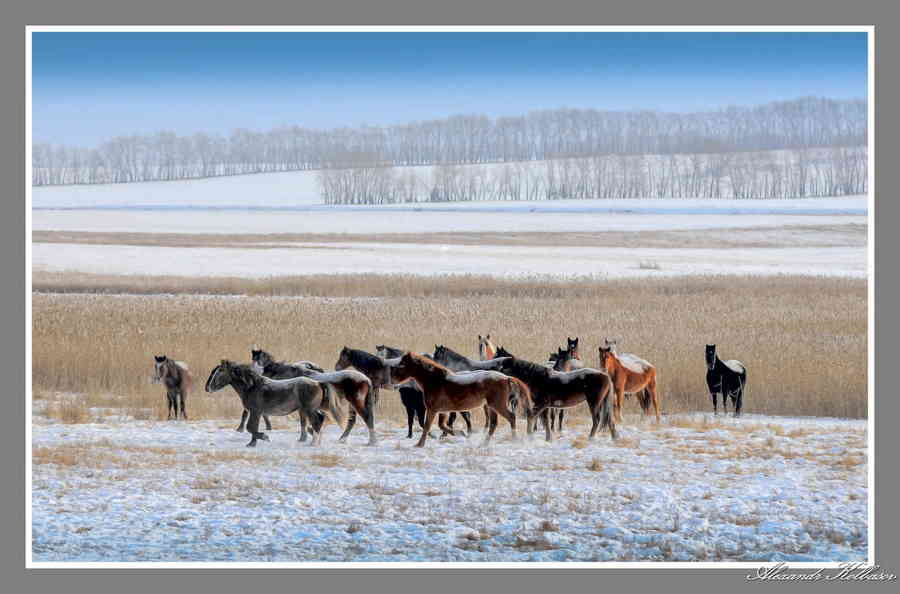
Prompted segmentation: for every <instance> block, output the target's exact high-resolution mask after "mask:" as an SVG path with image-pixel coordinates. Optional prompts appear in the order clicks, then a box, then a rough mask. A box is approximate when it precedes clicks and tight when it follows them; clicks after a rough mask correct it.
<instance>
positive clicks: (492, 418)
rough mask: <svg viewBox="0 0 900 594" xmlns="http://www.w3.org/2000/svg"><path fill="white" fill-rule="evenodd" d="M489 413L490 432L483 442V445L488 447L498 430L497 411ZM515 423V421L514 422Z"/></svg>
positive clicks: (491, 410)
mask: <svg viewBox="0 0 900 594" xmlns="http://www.w3.org/2000/svg"><path fill="white" fill-rule="evenodd" d="M489 411H490V412H489V413H488V423H489V427H488V432H487V435H485V436H484V441H483V442H481V445H483V446H486V445H487V444H488V442H490V441H491V438H492V437H493V436H494V431H496V430H497V411H495V410H493V409H489ZM513 422H514V423H515V421H513Z"/></svg>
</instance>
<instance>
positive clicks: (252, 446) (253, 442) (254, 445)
mask: <svg viewBox="0 0 900 594" xmlns="http://www.w3.org/2000/svg"><path fill="white" fill-rule="evenodd" d="M247 447H248V448H255V447H256V442H255V441H251V442H250V443H248V444H247Z"/></svg>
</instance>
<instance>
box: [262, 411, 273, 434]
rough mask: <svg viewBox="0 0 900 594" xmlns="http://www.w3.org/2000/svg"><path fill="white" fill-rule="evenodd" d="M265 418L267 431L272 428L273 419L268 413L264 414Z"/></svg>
mask: <svg viewBox="0 0 900 594" xmlns="http://www.w3.org/2000/svg"><path fill="white" fill-rule="evenodd" d="M263 420H264V421H265V422H266V431H271V430H272V421H270V420H269V416H268V415H263Z"/></svg>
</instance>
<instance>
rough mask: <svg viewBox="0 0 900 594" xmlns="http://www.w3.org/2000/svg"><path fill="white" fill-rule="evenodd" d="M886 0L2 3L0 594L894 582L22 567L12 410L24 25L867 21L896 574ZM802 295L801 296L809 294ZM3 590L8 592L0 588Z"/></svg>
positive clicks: (890, 538)
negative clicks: (871, 36)
mask: <svg viewBox="0 0 900 594" xmlns="http://www.w3.org/2000/svg"><path fill="white" fill-rule="evenodd" d="M897 6H898V3H896V2H888V1H884V0H881V1H877V2H876V1H863V0H859V1H856V2H852V3H850V2H843V3H842V2H834V1H825V0H803V1H799V0H792V1H790V2H785V1H783V0H782V1H780V2H775V1H769V0H759V1H756V2H753V3H752V4H751V3H734V4H732V5H730V6H726V5H725V4H724V3H721V2H715V1H711V0H704V1H702V2H701V1H694V2H656V3H646V2H640V1H635V2H629V3H622V4H618V5H615V6H601V5H598V4H596V3H589V2H579V3H574V2H572V3H567V2H563V3H560V2H552V3H547V2H521V1H520V2H515V1H511V0H506V1H503V2H500V1H499V0H497V1H493V2H491V3H490V4H488V3H486V2H484V1H482V2H470V1H457V2H454V3H452V4H450V3H433V4H432V5H430V6H429V5H426V4H425V3H421V2H413V1H402V2H401V1H394V2H377V3H376V2H374V1H370V2H360V3H358V4H357V5H351V4H350V3H346V2H340V1H335V2H329V3H326V4H320V5H315V6H298V5H297V4H296V3H290V2H287V1H283V0H282V1H281V2H252V3H238V2H215V1H213V0H205V1H202V2H201V1H198V0H195V1H193V2H191V3H190V4H187V3H186V2H184V1H182V2H172V1H170V0H158V1H157V2H154V3H153V4H152V5H150V4H146V3H142V4H134V5H132V6H129V7H126V6H124V5H121V3H116V2H113V1H110V0H104V1H99V0H98V1H78V2H58V3H49V2H41V1H36V2H31V3H28V4H27V5H19V6H13V5H10V6H8V7H5V8H4V18H3V20H2V22H0V31H2V35H0V48H2V49H3V51H2V52H0V63H2V65H3V70H2V71H3V73H4V75H5V78H7V81H6V84H4V85H3V87H2V89H3V90H2V91H0V93H2V95H0V96H2V98H3V100H2V101H0V109H2V111H3V118H2V120H0V121H2V128H0V129H2V130H3V131H4V132H5V134H3V142H2V151H3V152H2V156H3V158H2V159H0V168H2V171H3V173H4V175H3V177H2V179H4V180H7V184H6V186H5V195H6V196H5V198H4V200H3V201H2V209H3V215H4V216H2V217H0V225H2V226H3V233H2V234H0V240H2V242H3V244H2V245H3V249H2V250H0V257H2V260H3V270H4V271H5V272H7V273H8V280H7V281H6V282H4V283H2V285H0V287H2V288H0V290H2V292H3V293H2V297H3V299H2V301H0V303H2V307H0V309H2V317H0V324H2V325H0V328H2V330H3V336H4V339H3V341H2V348H3V353H2V354H3V356H2V366H3V367H2V369H3V372H4V373H3V374H2V377H4V378H9V381H10V385H9V386H8V389H7V392H6V394H5V397H6V399H7V401H8V402H9V404H8V407H9V408H8V410H9V413H8V414H4V415H3V416H2V417H0V423H2V426H3V428H4V431H2V432H0V443H2V446H3V447H0V456H3V466H2V468H3V469H4V471H5V473H6V475H7V478H6V480H4V481H2V482H0V528H2V534H3V537H2V539H0V547H2V548H0V563H2V565H0V572H2V573H0V574H2V576H3V580H2V583H3V584H4V590H6V591H10V592H31V591H35V592H56V591H65V592H70V593H73V594H74V593H78V592H92V593H101V592H107V591H109V592H123V591H127V592H133V593H134V594H137V593H139V592H158V591H161V590H162V591H170V590H171V591H185V590H190V591H192V592H197V593H198V594H203V593H205V592H216V593H220V594H221V593H225V592H240V591H251V590H252V591H261V590H272V589H273V588H275V589H277V590H276V591H300V592H305V591H309V592H354V591H366V592H372V591H375V592H381V591H384V592H405V591H416V592H451V591H452V592H460V591H491V592H494V591H496V592H506V591H511V592H513V591H514V592H517V593H524V592H548V591H558V592H594V591H601V590H609V589H615V590H622V591H632V590H633V591H644V592H653V591H665V592H671V591H675V592H679V591H682V590H683V591H690V592H700V591H723V590H726V591H729V592H744V591H758V592H766V591H781V590H782V589H786V588H788V587H797V588H813V587H814V588H815V589H816V590H817V591H825V592H827V591H836V592H844V591H847V590H849V589H853V590H856V589H857V588H860V589H866V590H869V591H894V589H895V588H896V587H897V586H896V583H895V584H874V583H873V584H858V583H841V582H831V583H816V584H814V585H813V586H800V585H797V584H782V583H764V584H763V583H748V582H747V581H746V580H745V576H746V575H747V573H748V570H746V569H703V570H700V569H690V568H684V569H681V568H679V569H652V568H648V569H644V568H641V569H637V568H635V569H631V568H624V569H602V568H601V569H529V568H528V567H527V566H526V565H523V566H522V568H515V569H483V568H468V567H467V568H439V569H403V570H401V569H378V570H370V569H346V568H334V569H316V570H301V569H288V570H273V569H234V570H231V569H226V570H223V569H216V570H210V569H151V568H148V569H133V570H100V569H79V570H67V569H58V570H55V569H54V570H44V569H42V570H25V549H26V546H25V537H26V526H25V505H26V502H25V500H24V498H25V481H26V470H25V456H26V449H25V445H26V444H25V423H26V422H27V421H28V419H29V418H30V414H29V411H27V410H26V408H25V398H24V393H25V374H26V373H27V372H28V370H27V369H26V368H25V351H24V346H23V345H24V333H25V328H26V326H27V324H28V323H29V320H28V319H27V318H26V315H25V303H26V299H28V298H29V296H28V295H26V292H25V280H26V270H25V241H26V239H25V238H26V226H25V216H26V212H25V184H26V181H27V180H26V177H25V175H24V172H25V165H26V162H25V158H26V153H25V148H24V147H25V129H24V128H25V105H24V102H25V92H24V84H25V57H24V51H25V26H26V25H54V24H57V25H74V24H96V25H129V24H147V25H150V24H153V25H192V24H195V25H204V24H233V25H271V24H295V25H317V24H318V25H326V24H327V25H337V24H340V25H352V24H370V25H383V24H393V25H422V24H435V25H439V24H446V25H454V24H459V25H462V24H472V25H491V24H519V25H551V24H558V25H568V24H597V25H710V26H715V25H741V24H744V25H791V24H796V25H870V24H874V25H875V26H876V29H875V31H876V33H875V40H876V57H875V63H876V72H877V80H876V95H875V97H874V101H875V114H876V115H875V121H876V132H875V143H876V148H875V155H876V159H875V160H874V166H875V172H876V180H875V186H874V188H875V195H876V206H875V208H876V210H875V217H874V220H875V236H876V257H875V268H876V273H875V274H876V279H877V281H876V283H875V317H876V324H875V329H876V330H875V369H876V378H875V380H876V382H875V383H876V390H875V408H874V410H873V411H870V414H872V415H873V416H874V422H875V439H876V448H875V452H874V454H870V464H872V463H874V465H875V469H876V473H875V501H876V505H875V515H876V521H875V525H874V527H870V528H872V529H873V532H874V537H875V538H874V543H873V544H874V548H875V557H876V562H877V563H878V564H880V565H881V566H883V567H884V568H885V569H886V570H887V571H889V572H891V573H896V574H900V560H898V555H897V533H898V519H897V517H898V514H897V513H896V511H895V509H894V505H895V503H894V501H893V500H892V497H891V495H892V494H893V493H896V492H897V480H898V479H897V477H898V474H900V473H898V468H897V466H898V465H897V461H896V460H895V459H894V457H893V456H891V453H892V452H894V451H897V445H896V444H895V443H893V442H894V440H895V439H897V438H896V437H895V435H894V434H895V433H896V432H895V431H892V428H891V426H890V425H891V422H892V420H894V419H898V418H900V410H898V409H900V405H898V403H897V399H896V398H894V393H893V390H892V386H893V385H894V384H895V381H894V380H895V379H896V375H897V371H895V369H894V368H895V366H896V364H895V360H896V355H895V353H897V352H900V351H898V349H897V348H896V347H897V346H898V345H897V342H898V332H897V326H898V321H897V316H895V315H894V314H893V313H892V307H891V306H892V304H893V300H892V297H896V295H897V294H898V293H897V288H898V287H897V282H898V280H897V279H898V275H897V274H896V272H897V270H896V264H895V263H892V260H893V259H892V258H891V256H892V255H893V254H894V253H898V251H900V245H898V244H900V238H898V237H897V236H898V235H900V234H897V233H892V232H891V231H892V229H891V228H892V223H893V222H900V212H898V211H900V205H897V204H895V203H894V201H893V199H892V198H891V197H890V193H891V189H892V188H895V187H900V185H898V183H896V182H897V180H895V179H894V178H895V177H896V176H897V171H896V170H897V167H896V165H895V162H896V155H897V154H900V152H898V151H897V150H896V149H897V147H896V144H897V137H898V135H897V123H896V122H897V120H896V118H894V117H891V114H890V113H889V111H887V110H884V109H882V107H883V106H888V109H889V108H890V106H892V102H891V99H892V98H896V97H897V96H898V93H897V91H898V89H897V66H896V63H895V62H894V60H896V56H898V55H900V52H898V49H900V48H898V46H900V44H898V41H897V36H896V34H895V31H894V29H895V28H896V27H897V25H896V23H900V18H898V17H900V9H898V7H897ZM813 299H814V296H813ZM7 588H8V590H7Z"/></svg>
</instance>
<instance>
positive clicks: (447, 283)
mask: <svg viewBox="0 0 900 594" xmlns="http://www.w3.org/2000/svg"><path fill="white" fill-rule="evenodd" d="M34 288H35V290H36V291H52V292H36V293H34V294H33V298H32V303H33V350H32V356H33V382H34V384H33V385H34V399H35V411H36V412H40V413H42V414H46V415H48V416H50V417H52V418H56V419H59V420H61V421H64V422H69V423H79V422H87V421H92V420H96V419H97V418H98V417H101V416H103V414H106V412H109V411H111V410H118V411H120V412H121V413H122V414H126V415H129V416H131V417H133V418H136V419H160V418H164V417H165V414H166V410H165V396H164V391H163V389H162V388H161V387H160V386H158V385H152V384H150V376H151V373H152V367H153V359H152V357H153V355H154V354H159V353H165V354H167V355H169V356H170V357H173V358H176V359H179V360H183V361H186V362H187V363H188V364H189V365H190V368H191V369H192V370H193V373H194V380H195V388H194V393H193V394H192V395H191V396H190V397H189V399H188V402H187V410H188V415H189V416H190V417H192V418H193V419H226V418H233V419H234V420H235V422H236V420H237V418H238V416H239V415H240V406H239V404H238V400H237V398H236V397H235V396H234V394H233V393H232V391H231V390H230V389H226V390H225V391H223V392H220V393H217V394H206V393H204V391H203V384H204V382H205V380H206V376H207V374H208V373H209V371H210V369H211V368H212V367H213V366H214V365H215V364H216V363H217V362H218V361H219V360H220V359H222V358H230V359H233V360H237V361H247V360H248V359H249V351H250V348H251V346H253V345H254V344H255V345H259V346H260V347H262V348H265V349H267V350H269V351H270V352H271V353H272V354H273V355H275V356H276V357H278V358H283V359H289V360H296V359H300V358H303V359H310V360H313V361H316V362H318V363H319V364H320V365H322V366H323V367H326V368H331V367H333V365H334V363H335V361H336V359H337V354H338V352H339V351H340V349H341V347H342V346H344V345H347V346H351V347H355V348H363V349H366V350H370V351H374V349H375V345H376V344H389V345H392V346H398V347H403V348H409V349H414V350H417V351H426V350H428V351H430V350H432V349H433V348H434V345H435V343H440V344H445V345H447V346H449V347H451V348H453V349H456V350H458V351H460V352H463V353H465V354H468V355H469V356H473V357H474V356H475V353H476V341H475V339H476V336H477V335H478V334H486V333H490V334H491V336H492V337H494V338H496V340H497V344H501V345H503V346H505V347H506V348H507V349H508V350H510V351H511V352H513V353H514V354H516V355H517V356H520V357H523V358H526V359H529V360H535V361H543V360H545V359H546V357H547V354H548V353H549V352H551V351H552V350H555V349H556V347H557V346H559V345H563V344H564V343H565V338H566V336H579V337H581V344H582V356H583V357H584V358H586V360H587V363H588V364H589V365H596V361H597V355H596V351H597V346H598V344H599V343H600V341H601V340H602V339H603V337H607V336H609V337H616V338H617V339H618V341H619V347H620V349H621V350H622V351H625V352H631V353H635V354H638V355H640V356H642V357H644V358H646V359H648V360H649V361H651V362H653V363H654V364H655V365H656V366H657V368H658V370H659V376H660V388H661V399H662V400H661V402H662V410H663V412H664V413H676V412H690V411H710V410H711V404H710V403H709V400H708V395H707V393H706V385H705V366H704V361H703V350H704V345H705V344H706V343H717V344H718V348H719V351H720V353H721V355H722V357H723V358H737V359H740V360H741V361H743V362H744V363H745V364H746V366H747V368H748V392H747V394H746V395H745V401H744V410H745V412H747V413H760V414H768V415H814V416H832V417H851V418H862V417H865V416H866V403H867V396H866V386H867V381H866V380H867V375H866V374H867V365H866V338H867V334H866V283H865V281H863V280H858V279H840V278H817V277H799V276H775V277H758V276H754V277H737V276H719V277H680V278H675V279H654V280H646V279H644V280H617V281H609V282H601V281H592V280H582V281H571V282H567V281H562V280H549V279H538V278H535V279H525V280H501V279H496V278H489V277H465V276H461V277H433V278H422V277H415V276H382V275H347V276H316V277H292V278H280V279H271V280H247V279H216V278H210V279H186V278H179V277H170V278H158V277H139V276H134V277H132V276H128V277H124V276H120V277H102V276H88V275H82V274H47V273H41V274H35V278H34ZM111 293H114V294H111ZM379 406H380V411H379V412H378V416H377V417H376V418H377V420H378V422H380V423H386V422H390V423H393V424H398V425H399V424H400V423H401V422H402V423H405V415H404V414H403V408H402V406H401V405H400V402H399V397H398V396H397V395H396V393H393V392H384V393H383V395H382V400H381V402H380V403H379ZM629 408H633V409H634V410H632V411H629V410H628V409H629ZM636 410H637V404H636V403H635V402H633V401H629V402H627V403H626V412H635V411H636ZM284 423H285V421H281V423H280V426H285V425H284ZM235 424H236V423H235ZM229 426H230V425H229Z"/></svg>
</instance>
